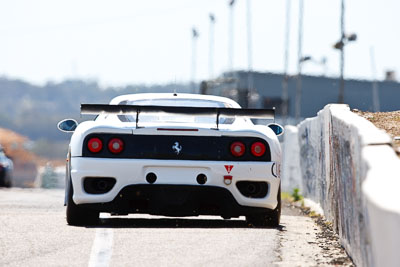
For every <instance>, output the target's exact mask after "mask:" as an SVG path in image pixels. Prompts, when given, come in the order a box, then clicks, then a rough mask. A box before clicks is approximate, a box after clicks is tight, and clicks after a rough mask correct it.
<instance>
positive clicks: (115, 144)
mask: <svg viewBox="0 0 400 267" xmlns="http://www.w3.org/2000/svg"><path fill="white" fill-rule="evenodd" d="M123 149H124V142H122V140H121V139H119V138H113V139H111V140H110V142H108V150H110V152H111V153H114V154H118V153H121V151H122V150H123Z"/></svg>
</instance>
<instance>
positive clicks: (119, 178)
mask: <svg viewBox="0 0 400 267" xmlns="http://www.w3.org/2000/svg"><path fill="white" fill-rule="evenodd" d="M160 98H184V99H200V100H211V101H219V102H224V103H227V105H228V106H230V107H232V108H240V106H239V105H238V104H237V103H236V102H234V101H233V100H230V99H227V98H224V97H217V96H204V95H192V94H178V96H173V95H172V94H136V95H123V96H118V97H116V98H114V99H113V100H112V101H111V102H110V104H114V105H115V104H119V103H120V102H121V101H124V100H129V101H134V100H138V99H160ZM139 122H140V120H139ZM162 127H164V128H174V129H175V131H163V130H160V129H159V128H162ZM193 128H195V129H197V131H179V129H183V130H184V129H193ZM92 133H115V134H132V135H169V136H174V135H176V136H178V135H179V136H182V135H188V136H190V135H193V136H241V137H242V136H243V137H259V138H262V139H264V140H266V141H267V143H268V144H269V146H270V151H271V161H269V162H252V161H202V160H159V159H130V158H95V157H83V156H82V147H83V145H84V138H85V137H86V136H87V135H88V134H92ZM280 164H281V147H280V144H279V140H278V138H277V136H276V134H275V133H274V132H273V131H272V130H271V129H270V128H269V127H267V126H260V125H253V124H252V123H251V122H250V121H249V120H248V119H246V118H244V119H236V121H235V123H233V124H231V125H222V124H221V125H220V127H219V129H212V128H210V125H201V124H196V123H185V124H182V123H163V124H161V123H159V124H157V125H153V126H146V127H143V128H136V124H135V123H134V122H121V121H120V120H119V119H118V118H117V116H116V115H104V114H101V115H99V117H98V118H97V119H96V120H95V121H85V122H83V123H81V124H79V125H78V127H77V128H76V130H75V132H74V133H73V135H72V137H71V142H70V176H71V180H72V185H73V201H74V202H75V203H76V204H78V205H79V204H91V203H106V202H110V201H112V200H113V199H115V198H116V197H117V196H118V194H119V192H120V191H121V190H122V189H123V188H124V187H126V186H129V185H136V184H148V183H147V182H146V180H145V176H146V174H147V173H149V172H154V173H157V181H156V182H155V184H171V185H193V186H202V185H199V184H198V183H197V182H196V176H197V175H198V174H199V173H204V174H206V176H207V183H206V185H209V186H216V187H221V188H225V189H227V190H229V191H230V192H231V194H232V195H233V197H234V198H235V200H236V201H237V202H238V203H239V204H240V205H243V206H249V207H261V208H267V209H274V208H275V207H276V206H277V204H278V203H277V194H278V189H279V187H280ZM225 165H232V166H233V168H232V170H231V171H230V173H228V171H227V170H226V168H225ZM225 175H231V176H232V177H233V179H232V184H230V185H226V184H225V183H224V176H225ZM85 177H114V178H115V179H116V184H115V185H114V187H113V188H112V189H111V191H109V192H107V193H104V194H88V193H86V192H85V190H84V187H83V179H84V178H85ZM67 179H68V177H67ZM238 181H265V182H266V183H268V186H269V189H268V194H267V195H266V196H265V197H264V198H248V197H245V196H243V195H242V194H241V193H240V192H239V190H238V188H237V187H236V186H235V183H236V182H238Z"/></svg>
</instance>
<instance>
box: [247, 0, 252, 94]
mask: <svg viewBox="0 0 400 267" xmlns="http://www.w3.org/2000/svg"><path fill="white" fill-rule="evenodd" d="M246 3H247V71H248V73H247V74H248V75H247V89H248V90H249V94H250V96H251V95H252V93H253V89H254V80H253V73H252V69H253V51H252V45H253V44H252V34H251V0H247V2H246Z"/></svg>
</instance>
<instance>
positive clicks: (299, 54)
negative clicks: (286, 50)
mask: <svg viewBox="0 0 400 267" xmlns="http://www.w3.org/2000/svg"><path fill="white" fill-rule="evenodd" d="M303 13H304V3H303V0H299V32H298V34H299V35H298V49H297V80H296V103H295V108H296V110H295V111H296V112H295V114H296V123H297V122H299V120H300V115H301V67H302V63H303V61H304V60H302V58H303Z"/></svg>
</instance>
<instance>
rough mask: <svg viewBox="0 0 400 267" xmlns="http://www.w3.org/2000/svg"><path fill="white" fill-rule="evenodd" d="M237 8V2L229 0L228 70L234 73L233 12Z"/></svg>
mask: <svg viewBox="0 0 400 267" xmlns="http://www.w3.org/2000/svg"><path fill="white" fill-rule="evenodd" d="M234 6H235V0H229V44H228V53H229V54H228V69H229V71H231V72H232V71H233V44H234V36H233V33H234V31H233V28H234V25H233V23H234V20H233V15H234V14H233V11H234Z"/></svg>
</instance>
